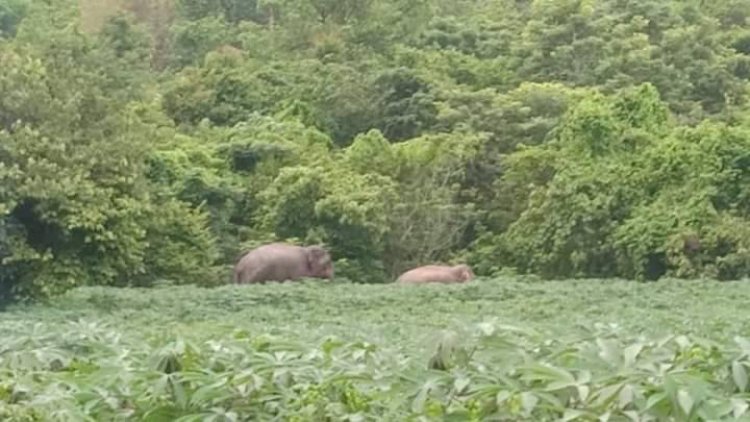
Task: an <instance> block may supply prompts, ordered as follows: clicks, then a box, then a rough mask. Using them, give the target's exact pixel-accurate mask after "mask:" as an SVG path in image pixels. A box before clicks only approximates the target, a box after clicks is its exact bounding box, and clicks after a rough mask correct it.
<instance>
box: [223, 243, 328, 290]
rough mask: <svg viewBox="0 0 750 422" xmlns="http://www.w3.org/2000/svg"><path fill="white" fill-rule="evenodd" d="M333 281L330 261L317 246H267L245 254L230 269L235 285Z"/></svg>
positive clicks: (280, 244) (321, 248)
mask: <svg viewBox="0 0 750 422" xmlns="http://www.w3.org/2000/svg"><path fill="white" fill-rule="evenodd" d="M306 277H309V278H322V279H329V280H330V279H332V278H333V260H332V259H331V255H330V254H329V253H328V251H327V250H325V249H324V248H323V247H321V246H296V245H288V244H285V243H271V244H268V245H263V246H260V247H258V248H255V249H253V250H251V251H249V252H248V253H246V254H245V255H244V256H243V257H242V258H240V260H239V261H238V262H237V264H236V265H235V267H234V282H235V283H237V284H246V283H264V282H267V281H286V280H297V279H300V278H306Z"/></svg>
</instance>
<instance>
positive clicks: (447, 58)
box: [0, 0, 750, 299]
mask: <svg viewBox="0 0 750 422" xmlns="http://www.w3.org/2000/svg"><path fill="white" fill-rule="evenodd" d="M749 81H750V2H748V1H747V0H722V1H715V2H706V1H703V0H494V1H482V0H158V1H146V0H106V1H96V2H94V1H86V0H81V1H74V0H55V1H32V0H0V260H1V262H2V265H0V297H2V299H41V298H48V297H51V296H53V295H56V294H59V293H62V292H65V291H67V290H69V289H71V288H74V287H77V286H92V285H100V286H123V287H124V286H134V287H141V286H155V285H160V284H165V283H166V284H197V285H200V286H216V285H222V284H226V283H227V282H228V281H229V279H230V269H231V267H232V265H233V264H234V263H235V262H236V259H237V258H238V256H239V254H241V253H242V252H243V251H246V250H247V249H248V248H251V247H253V246H257V245H260V244H263V243H267V242H270V241H275V240H281V241H287V242H295V243H300V244H324V245H326V247H327V248H329V249H330V250H331V254H332V255H333V257H334V260H335V265H336V276H337V278H341V279H343V280H350V281H352V282H355V283H384V282H390V281H392V280H393V277H394V276H395V275H397V274H398V273H399V272H401V271H403V270H405V269H408V268H410V267H413V266H415V265H421V264H424V263H429V262H459V261H462V262H467V263H469V264H470V265H471V266H472V267H473V268H474V271H475V272H476V274H477V275H478V276H487V277H493V276H498V275H502V274H506V275H507V274H533V275H535V276H537V277H541V278H544V279H567V278H600V279H605V278H624V279H636V280H659V279H661V278H685V279H695V278H710V279H718V280H737V279H742V278H746V277H748V276H749V275H750V107H749V104H748V87H749V86H750V84H749Z"/></svg>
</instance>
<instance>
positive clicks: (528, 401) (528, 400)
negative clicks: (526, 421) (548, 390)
mask: <svg viewBox="0 0 750 422" xmlns="http://www.w3.org/2000/svg"><path fill="white" fill-rule="evenodd" d="M537 403H539V398H538V397H537V396H536V395H534V394H533V393H530V392H527V391H526V392H523V393H521V405H522V406H523V409H524V411H525V412H526V414H527V415H530V414H531V413H532V412H533V411H534V409H535V408H536V405H537Z"/></svg>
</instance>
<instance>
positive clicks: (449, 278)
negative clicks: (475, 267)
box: [396, 264, 474, 283]
mask: <svg viewBox="0 0 750 422" xmlns="http://www.w3.org/2000/svg"><path fill="white" fill-rule="evenodd" d="M473 279H474V272H473V271H472V270H471V267H469V266H468V265H466V264H460V265H454V266H448V265H425V266H422V267H418V268H414V269H411V270H409V271H407V272H405V273H403V274H401V275H400V276H399V277H398V279H397V280H396V282H397V283H430V282H435V283H466V282H468V281H471V280H473Z"/></svg>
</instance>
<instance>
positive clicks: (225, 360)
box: [0, 279, 750, 421]
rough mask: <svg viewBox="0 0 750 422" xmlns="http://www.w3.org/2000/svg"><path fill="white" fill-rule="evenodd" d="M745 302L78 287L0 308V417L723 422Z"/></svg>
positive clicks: (709, 290)
mask: <svg viewBox="0 0 750 422" xmlns="http://www.w3.org/2000/svg"><path fill="white" fill-rule="evenodd" d="M749 302H750V284H747V283H740V282H738V283H717V282H709V281H705V282H684V281H670V280H667V281H664V282H659V283H635V282H625V281H593V280H587V281H564V282H539V281H534V280H533V279H518V280H513V279H497V280H481V279H480V280H477V281H476V282H473V283H469V284H466V285H427V286H400V285H358V284H342V283H319V282H306V283H285V284H271V285H264V286H241V287H238V286H225V287H221V288H216V289H200V288H196V287H162V288H157V289H142V290H136V289H128V290H122V289H109V288H84V289H77V290H74V291H72V292H70V293H68V294H66V295H64V296H62V297H58V298H56V299H54V300H53V301H52V302H51V303H48V304H45V305H35V306H20V305H19V306H14V307H10V308H9V309H7V310H6V311H5V312H3V313H0V338H2V339H3V341H2V342H1V343H0V416H2V417H3V420H45V421H46V420H86V419H85V418H87V417H88V418H90V420H153V421H171V420H196V421H198V420H217V421H219V420H226V421H229V420H310V421H312V420H557V419H558V418H560V417H563V416H565V417H570V418H573V417H578V418H580V420H599V419H598V418H599V417H600V416H602V415H608V418H609V420H669V419H670V418H672V420H689V419H692V420H705V419H711V417H714V419H715V420H721V419H724V420H737V417H739V416H740V415H742V414H744V413H745V411H746V409H747V405H746V404H744V400H746V399H747V398H748V395H747V393H746V392H747V387H748V385H747V384H748V376H747V368H750V360H748V356H747V353H750V343H744V342H743V341H741V340H738V339H737V337H738V336H747V335H748V334H749V333H750V330H749V329H750V319H748V318H747V315H746V312H745V309H746V304H747V303H749ZM749 337H750V336H749ZM180 417H182V419H178V418H180ZM745 420H747V419H745Z"/></svg>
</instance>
